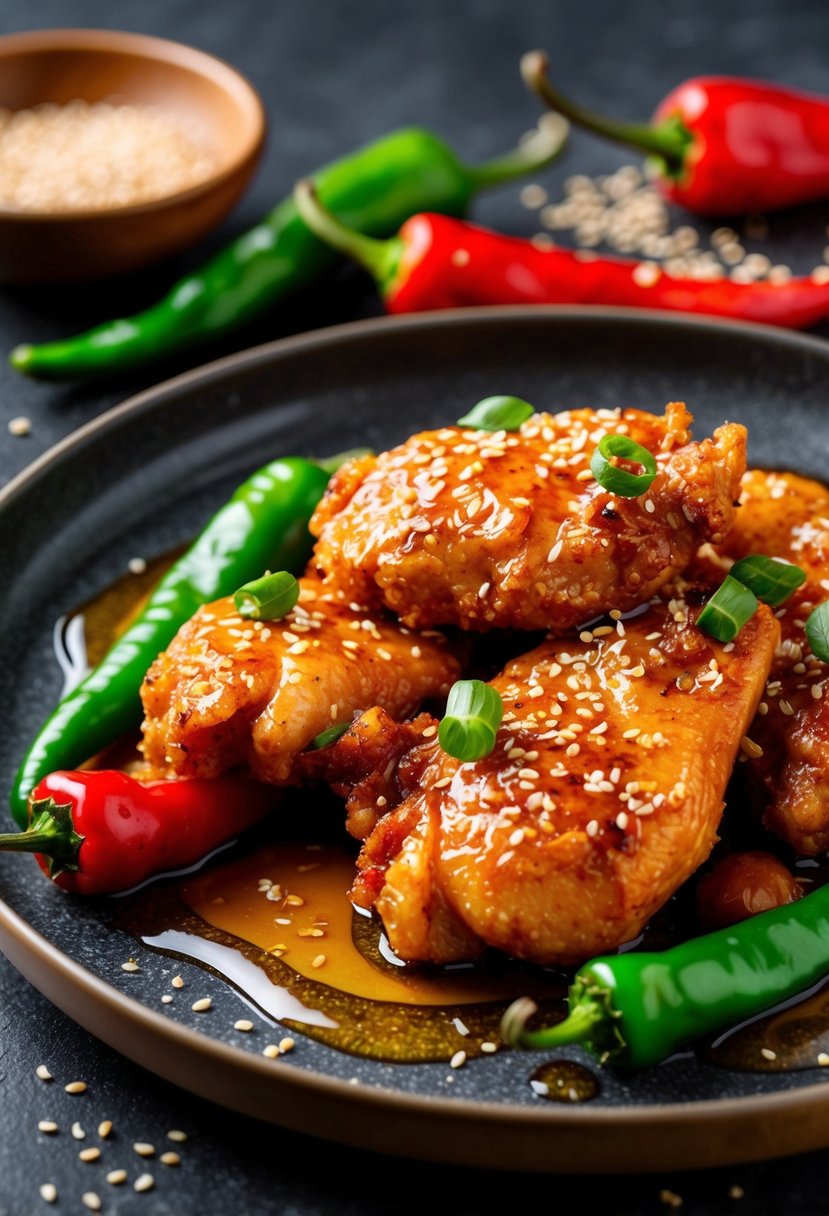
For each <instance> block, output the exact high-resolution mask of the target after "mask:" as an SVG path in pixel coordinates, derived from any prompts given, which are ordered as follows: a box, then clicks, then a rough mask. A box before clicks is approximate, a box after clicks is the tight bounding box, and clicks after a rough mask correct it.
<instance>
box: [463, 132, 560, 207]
mask: <svg viewBox="0 0 829 1216" xmlns="http://www.w3.org/2000/svg"><path fill="white" fill-rule="evenodd" d="M569 133H570V124H569V123H568V122H567V120H566V118H565V117H564V115H563V114H560V113H558V114H542V115H541V117H540V119H539V120H538V127H537V129H536V130H535V131H533V132H532V133H531V134H530V135H528V136H527V137H526V139H524V140H523V142H522V143H520V144H519V145H518V147H516V148H513V149H512V150H511V151H510V152H507V153H506V154H505V155H504V156H498V157H495V158H494V159H493V160H488V161H485V162H484V164H482V165H466V166H465V171H466V173H467V175H468V177H469V180H470V182H471V183H472V188H473V190H474V191H475V192H477V191H478V190H490V189H492V187H493V186H500V185H502V184H503V183H504V182H511V181H513V180H514V179H515V178H517V177H524V176H526V174H527V173H530V172H532V170H533V169H543V168H544V167H545V166H546V165H549V164H550V162H551V161H553V160H555V158H556V157H557V156H558V155H559V153H560V152H561V150H562V149H563V147H564V145H565V144H566V143H567V136H568V135H569Z"/></svg>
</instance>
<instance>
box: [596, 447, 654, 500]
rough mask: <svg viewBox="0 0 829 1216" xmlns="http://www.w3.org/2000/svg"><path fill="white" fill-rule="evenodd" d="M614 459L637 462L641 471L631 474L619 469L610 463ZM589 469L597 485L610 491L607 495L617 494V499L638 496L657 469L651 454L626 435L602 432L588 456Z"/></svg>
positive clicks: (646, 488) (650, 481) (649, 485)
mask: <svg viewBox="0 0 829 1216" xmlns="http://www.w3.org/2000/svg"><path fill="white" fill-rule="evenodd" d="M614 459H615V460H624V461H626V462H628V463H630V464H638V465H639V466H640V467H641V468H642V470H643V472H641V473H632V472H630V470H629V469H623V468H620V467H619V465H618V464H613V463H612V461H613V460H614ZM590 472H591V473H592V474H593V476H594V477H595V478H596V481H597V482H598V483H599V485H600V486H602V487H603V488H604V489H605V490H610V492H611V494H618V495H619V497H620V498H638V497H639V495H640V494H644V493H645V491H646V490H649V489H650V487H651V483H652V481H653V479H654V477H656V473H657V468H656V461H655V460H654V458H653V454H652V453H651V452H649V451H648V449H647V448H643V447H642V445H641V444H639V443H634V441H633V440H632V439H629V438H628V436H627V435H603V436H602V438H601V439H600V440H599V445H598V447H597V448H596V450H595V452H594V453H593V455H592V456H591V458H590Z"/></svg>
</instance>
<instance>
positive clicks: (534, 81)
mask: <svg viewBox="0 0 829 1216" xmlns="http://www.w3.org/2000/svg"><path fill="white" fill-rule="evenodd" d="M549 62H550V61H549V59H548V58H547V55H546V54H545V53H544V51H529V52H528V53H527V54H526V55H524V57H523V58H522V60H521V75H522V76H523V77H524V80H525V82H526V84H527V86H528V87H529V88H530V89H531V90H532V91H533V92H534V93H536V94H537V95H538V96H539V97H540V98H541V100H542V101H543V102H544V103H545V105H548V106H549V107H550V108H551V109H552V110H555V111H556V112H557V113H558V114H563V115H564V117H565V118H568V119H569V120H570V121H571V122H573V123H575V124H576V126H579V127H584V128H585V129H586V130H588V131H593V132H595V134H597V135H604V136H606V137H607V138H608V139H613V140H615V141H616V142H617V143H622V144H627V145H628V147H631V148H636V149H637V151H640V152H647V153H649V154H651V155H653V156H658V157H660V158H661V159H662V160H663V161H664V162H665V164H666V166H667V168H668V170H669V172H671V173H679V172H680V171H681V169H682V168H683V165H684V161H685V154H686V152H687V150H688V145H689V143H690V142H691V139H692V136H691V133H690V131H689V130H688V128H687V127H686V126H685V124H684V123H683V122H682V121H681V120H680V119H679V118H669V119H666V120H665V121H664V122H661V123H659V125H658V126H650V125H649V124H648V123H632V122H619V121H618V120H617V119H615V118H608V117H607V116H606V115H604V114H597V113H595V112H594V111H593V110H587V109H585V108H584V107H583V106H580V105H577V104H576V102H574V101H571V100H570V98H569V97H565V95H564V94H563V93H561V92H560V91H559V90H558V89H557V88H556V87H555V86H554V85H553V84H552V83H551V81H550V78H549V76H548V75H547V69H548V67H549Z"/></svg>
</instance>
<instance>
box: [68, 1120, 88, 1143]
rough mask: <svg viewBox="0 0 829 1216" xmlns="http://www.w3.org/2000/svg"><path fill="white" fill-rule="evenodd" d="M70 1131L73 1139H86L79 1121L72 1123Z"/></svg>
mask: <svg viewBox="0 0 829 1216" xmlns="http://www.w3.org/2000/svg"><path fill="white" fill-rule="evenodd" d="M71 1131H72V1136H73V1137H74V1139H75V1140H85V1139H86V1132H85V1131H84V1130H83V1128H82V1127H81V1125H80V1123H73V1124H72V1128H71Z"/></svg>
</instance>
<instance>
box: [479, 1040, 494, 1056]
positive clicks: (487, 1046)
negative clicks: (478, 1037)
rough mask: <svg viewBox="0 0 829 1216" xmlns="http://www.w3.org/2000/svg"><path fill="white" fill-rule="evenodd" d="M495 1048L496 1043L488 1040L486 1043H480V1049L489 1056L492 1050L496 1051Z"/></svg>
mask: <svg viewBox="0 0 829 1216" xmlns="http://www.w3.org/2000/svg"><path fill="white" fill-rule="evenodd" d="M497 1050H498V1044H497V1043H490V1042H488V1041H487V1042H486V1043H481V1051H482V1052H484V1054H485V1055H488V1056H491V1055H492V1054H493V1052H496V1051H497Z"/></svg>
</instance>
